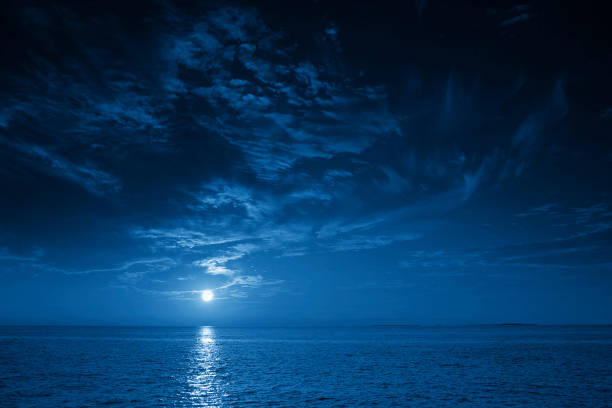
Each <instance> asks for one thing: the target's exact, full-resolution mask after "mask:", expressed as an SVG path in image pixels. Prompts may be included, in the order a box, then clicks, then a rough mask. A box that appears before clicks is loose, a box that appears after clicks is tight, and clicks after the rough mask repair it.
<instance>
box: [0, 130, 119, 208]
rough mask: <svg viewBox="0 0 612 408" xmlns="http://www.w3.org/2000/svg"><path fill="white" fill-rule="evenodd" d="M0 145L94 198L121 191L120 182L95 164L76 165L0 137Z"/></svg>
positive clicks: (36, 148)
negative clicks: (76, 185) (82, 189)
mask: <svg viewBox="0 0 612 408" xmlns="http://www.w3.org/2000/svg"><path fill="white" fill-rule="evenodd" d="M0 143H4V144H7V145H9V146H10V147H12V148H14V149H16V150H17V151H19V152H20V153H22V154H24V155H25V157H27V158H28V160H29V163H30V164H31V165H32V166H36V167H37V168H39V169H41V170H42V171H44V172H46V173H48V174H52V175H54V176H56V177H60V178H63V179H66V180H69V181H71V182H73V183H76V184H78V185H79V186H81V187H82V188H84V189H85V190H87V191H88V192H90V193H91V194H93V195H96V196H104V195H108V194H115V193H118V192H119V191H120V190H121V182H120V181H119V179H118V178H117V177H115V176H113V175H112V174H110V173H107V172H105V171H103V170H100V169H98V168H96V166H95V164H93V163H90V164H77V163H74V162H72V161H70V160H68V159H66V158H64V157H62V156H60V155H58V154H55V153H53V152H51V151H49V150H48V149H46V148H43V147H42V146H38V145H33V144H27V143H23V142H12V141H9V140H8V139H6V138H4V137H2V136H0Z"/></svg>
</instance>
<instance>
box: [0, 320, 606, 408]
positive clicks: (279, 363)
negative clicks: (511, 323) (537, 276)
mask: <svg viewBox="0 0 612 408" xmlns="http://www.w3.org/2000/svg"><path fill="white" fill-rule="evenodd" d="M99 405H107V406H113V405H115V406H137V407H145V406H160V407H161V406H164V407H166V406H170V407H172V406H203V407H234V406H238V407H239V406H285V407H300V406H303V407H318V406H321V407H327V406H338V407H340V406H346V407H353V406H367V407H370V406H403V407H443V406H448V407H456V406H496V407H499V406H538V407H564V406H565V407H581V406H585V407H604V406H612V328H611V327H525V326H522V327H499V326H498V327H462V328H408V327H371V328H290V329H276V328H270V329H239V328H213V327H199V328H151V327H149V328H142V327H138V328H135V327H132V328H129V327H0V406H3V407H12V406H19V407H28V406H31V407H59V406H65V407H81V406H99Z"/></svg>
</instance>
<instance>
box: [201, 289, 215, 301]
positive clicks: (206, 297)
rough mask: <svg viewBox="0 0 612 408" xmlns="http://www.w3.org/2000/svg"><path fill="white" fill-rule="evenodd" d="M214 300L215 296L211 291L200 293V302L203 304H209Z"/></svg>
mask: <svg viewBox="0 0 612 408" xmlns="http://www.w3.org/2000/svg"><path fill="white" fill-rule="evenodd" d="M214 298H215V294H214V292H213V291H212V290H209V289H206V290H203V291H202V300H203V301H205V302H210V301H211V300H213V299H214Z"/></svg>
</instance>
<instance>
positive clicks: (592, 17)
mask: <svg viewBox="0 0 612 408" xmlns="http://www.w3.org/2000/svg"><path fill="white" fill-rule="evenodd" d="M400 3H401V4H402V5H399V4H400ZM599 4H600V5H597V3H592V4H591V3H589V2H576V1H574V2H556V1H542V2H515V1H474V2H463V1H436V0H430V1H427V0H417V1H413V2H408V1H407V2H384V1H372V2H363V3H361V2H349V3H336V2H327V1H303V2H302V1H296V2H293V1H286V2H278V3H270V2H252V3H233V2H232V3H230V2H224V3H209V2H180V3H178V2H177V3H172V2H155V3H153V2H151V3H149V2H146V3H139V2H126V1H123V2H115V1H111V2H91V3H90V2H72V3H68V2H67V3H61V2H40V3H33V2H32V3H28V2H23V1H18V2H12V3H11V2H4V4H3V6H2V12H1V14H2V16H1V21H0V32H1V34H0V36H1V38H2V47H0V53H1V58H0V60H1V61H2V62H1V64H0V67H1V75H0V96H1V97H0V163H1V167H0V187H1V190H0V191H1V193H0V209H1V211H0V323H4V324H170V325H174V324H217V325H275V324H291V325H293V324H295V325H308V324H342V325H344V324H346V325H350V324H373V323H377V324H378V323H380V324H400V323H402V324H472V323H503V322H525V323H546V324H557V323H581V324H587V323H612V182H611V181H610V176H611V174H612V96H611V95H612V80H611V78H610V76H611V74H612V35H611V33H610V28H609V25H610V21H611V17H612V14H611V13H610V12H609V10H607V9H606V8H604V6H603V4H604V2H599ZM205 289H210V290H213V291H214V295H215V299H214V301H212V302H209V303H205V302H203V301H202V299H201V298H200V294H201V291H202V290H205Z"/></svg>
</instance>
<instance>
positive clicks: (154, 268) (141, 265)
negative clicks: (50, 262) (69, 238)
mask: <svg viewBox="0 0 612 408" xmlns="http://www.w3.org/2000/svg"><path fill="white" fill-rule="evenodd" d="M174 266H176V261H175V260H173V259H171V258H167V257H164V258H145V259H136V260H132V261H127V262H124V263H123V264H121V265H119V266H114V267H110V268H94V269H85V270H82V271H65V272H64V273H65V274H67V275H88V274H92V273H113V272H123V274H122V275H121V277H123V279H127V278H135V277H140V276H142V275H144V274H149V273H156V272H163V271H167V270H168V269H170V268H172V267H174ZM133 269H138V271H133Z"/></svg>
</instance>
